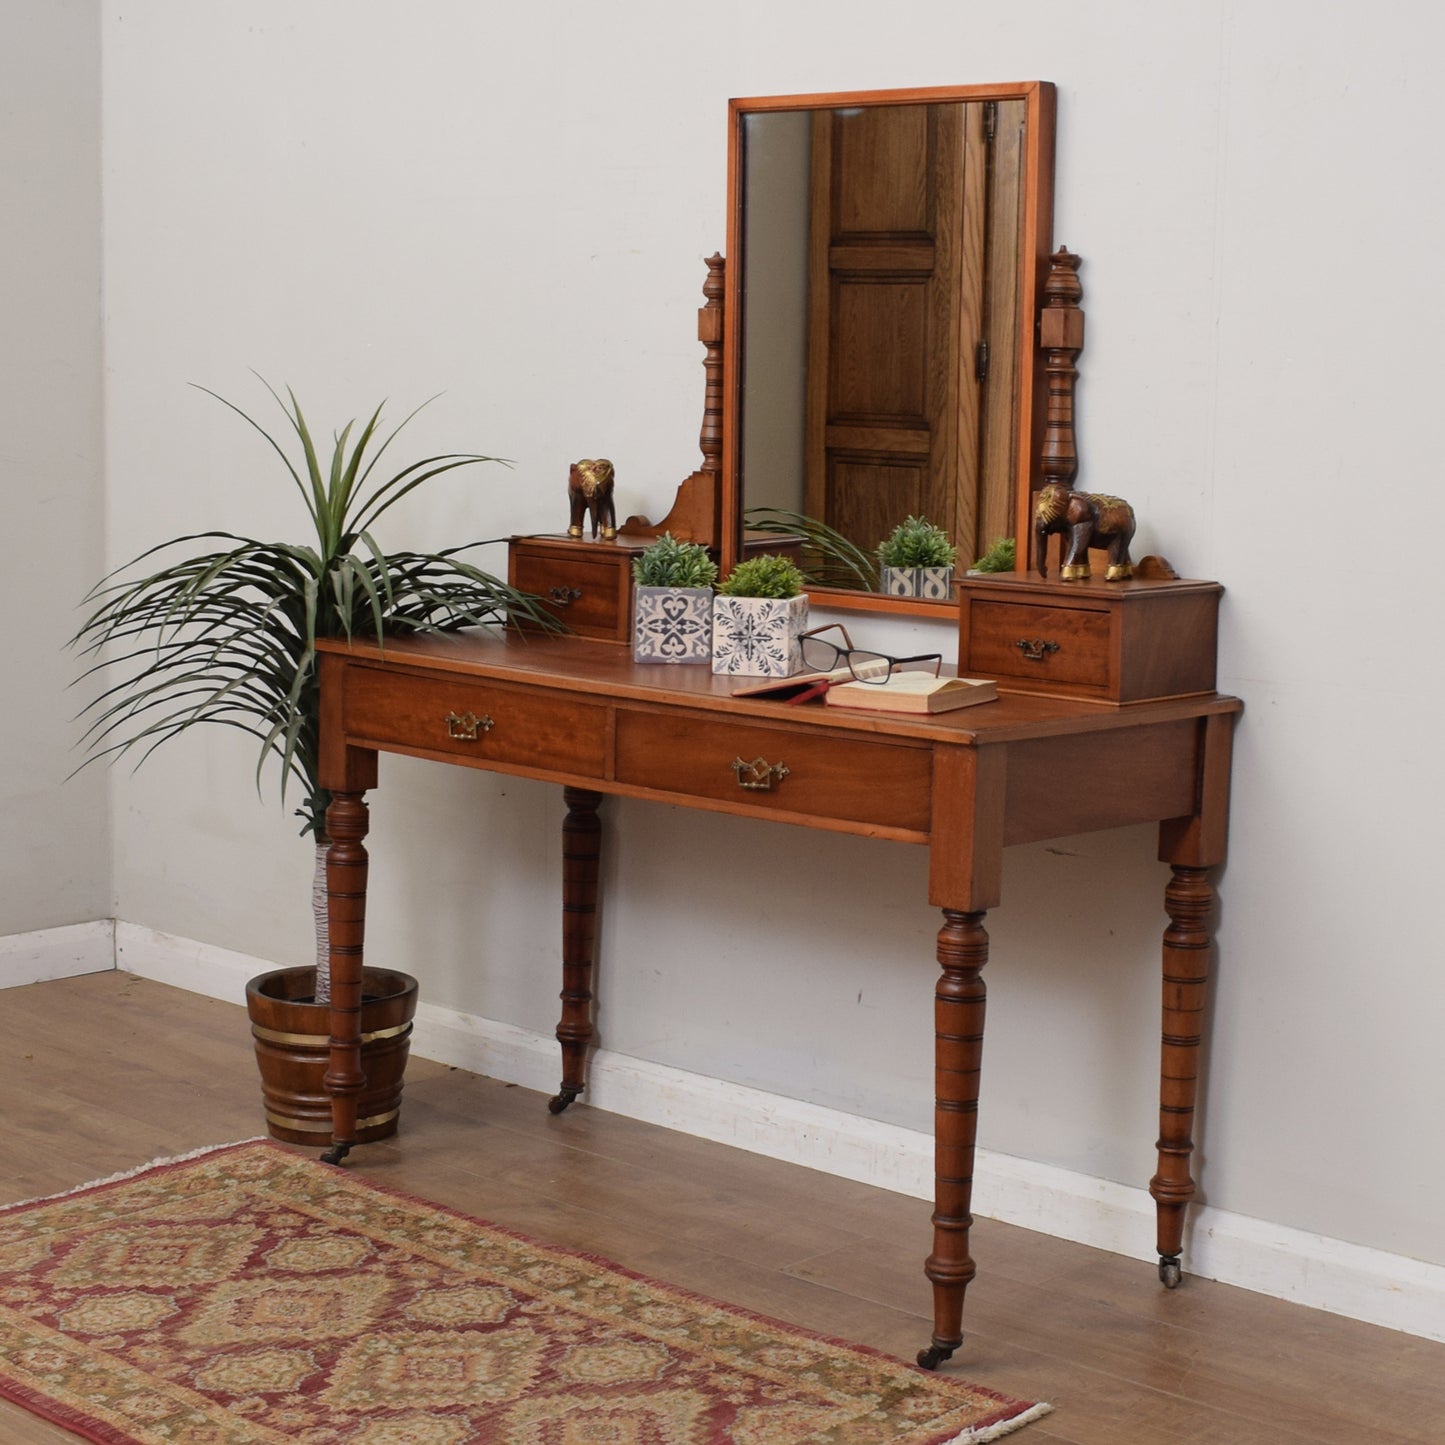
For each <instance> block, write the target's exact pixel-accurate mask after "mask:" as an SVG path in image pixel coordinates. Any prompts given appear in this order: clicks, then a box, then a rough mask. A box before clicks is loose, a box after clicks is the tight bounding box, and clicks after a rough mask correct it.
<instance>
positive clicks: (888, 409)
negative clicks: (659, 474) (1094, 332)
mask: <svg viewBox="0 0 1445 1445" xmlns="http://www.w3.org/2000/svg"><path fill="white" fill-rule="evenodd" d="M1053 155H1054V93H1053V87H1052V86H1051V85H1048V84H1047V83H1045V82H1027V83H1021V84H1012V85H987V86H962V87H956V88H945V89H931V90H905V91H869V92H855V93H842V94H827V95H795V96H772V97H766V98H761V99H751V100H733V101H731V102H730V103H729V154H728V251H727V255H728V263H727V278H726V279H727V289H726V300H725V311H724V315H725V324H726V338H725V344H724V350H723V357H724V408H725V409H724V418H723V459H722V465H723V479H724V505H725V512H724V516H725V518H726V519H727V520H728V523H729V529H728V530H729V536H728V538H727V540H728V542H730V543H731V548H732V556H736V555H737V549H738V548H739V547H740V545H741V530H742V527H743V526H744V514H745V513H752V514H753V516H754V517H756V516H757V515H758V511H757V509H760V508H769V509H777V510H780V511H782V512H785V513H796V514H801V515H804V516H806V517H808V518H810V519H813V520H814V521H816V522H820V523H823V524H825V526H826V527H827V528H829V529H831V530H832V531H833V532H835V533H837V534H839V535H840V536H841V537H843V538H846V539H847V540H848V541H849V542H851V543H852V544H854V546H856V547H857V548H858V549H860V550H861V551H862V552H863V553H865V554H869V555H872V554H873V553H874V552H875V550H876V548H877V546H878V544H879V542H881V541H882V540H883V538H884V537H885V536H887V534H888V533H889V532H890V531H891V530H892V529H893V527H894V526H895V525H896V524H897V523H899V522H901V521H903V519H904V518H905V517H908V516H926V517H927V518H928V519H929V520H930V521H931V522H934V523H936V524H938V525H939V526H941V527H943V529H944V530H945V531H946V532H947V533H948V534H949V536H950V538H951V539H952V540H953V541H954V543H955V544H956V545H957V547H958V555H959V560H958V565H959V567H960V569H962V568H965V567H967V566H968V565H969V564H970V563H971V562H972V561H973V559H974V558H975V557H976V556H978V555H979V554H980V553H981V552H982V551H983V550H985V549H986V548H987V547H988V545H989V544H990V543H992V542H993V541H994V540H995V539H997V538H999V537H1010V536H1012V537H1017V538H1022V539H1025V545H1022V546H1021V547H1020V549H1019V550H1020V553H1021V554H1026V553H1027V546H1026V539H1027V537H1028V527H1027V525H1026V520H1025V519H1026V514H1027V508H1028V498H1029V491H1030V477H1031V473H1032V472H1033V471H1034V470H1035V469H1036V467H1037V452H1038V438H1039V435H1040V430H1041V423H1042V411H1043V388H1042V386H1041V385H1040V378H1041V372H1040V370H1039V364H1038V363H1039V354H1038V348H1037V346H1036V344H1035V336H1036V318H1037V310H1038V304H1039V292H1040V287H1041V285H1042V282H1043V277H1044V273H1045V271H1046V268H1047V262H1048V256H1049V252H1050V250H1051V246H1052V237H1051V232H1052V208H1053ZM730 561H731V558H729V557H725V565H730ZM861 585H862V584H858V586H859V587H861ZM809 590H810V591H816V590H818V589H817V588H816V587H810V589H809ZM830 601H836V602H837V603H838V605H843V606H847V605H864V604H863V602H862V597H861V595H859V596H855V597H854V598H852V599H850V598H849V597H848V596H847V595H846V594H844V595H840V596H839V597H837V598H830ZM867 605H869V606H880V605H884V606H886V605H887V604H886V603H885V602H884V600H883V599H881V598H876V597H875V598H874V599H872V600H871V601H870V602H869V603H868V604H867ZM914 605H917V604H914ZM910 610H911V608H910Z"/></svg>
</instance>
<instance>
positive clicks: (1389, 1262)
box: [0, 923, 1445, 1340]
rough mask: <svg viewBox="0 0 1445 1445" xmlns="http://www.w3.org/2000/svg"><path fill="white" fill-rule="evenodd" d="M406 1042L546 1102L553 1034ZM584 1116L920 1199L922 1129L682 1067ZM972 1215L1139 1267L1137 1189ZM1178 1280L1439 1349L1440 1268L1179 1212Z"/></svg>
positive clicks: (979, 1188) (164, 972) (464, 1032)
mask: <svg viewBox="0 0 1445 1445" xmlns="http://www.w3.org/2000/svg"><path fill="white" fill-rule="evenodd" d="M0 943H3V940H0ZM3 957H4V955H3V953H0V962H3ZM115 957H116V966H117V967H119V968H122V969H126V970H128V971H130V972H132V973H137V974H140V975H142V976H143V977H146V978H151V979H154V980H156V981H158V982H162V983H169V984H174V985H175V986H177V987H179V988H185V989H190V990H191V991H192V992H195V993H203V994H206V995H208V996H210V997H213V998H221V999H226V1000H228V1001H230V1002H233V1003H238V1002H241V1001H242V1000H243V999H244V997H245V983H246V980H247V979H249V978H251V977H253V976H254V975H255V974H258V973H263V972H265V971H266V970H267V969H268V968H271V967H273V966H274V965H271V964H268V963H266V962H264V961H262V960H259V959H255V958H248V957H247V956H245V955H243V954H237V953H231V952H228V951H227V950H225V949H220V948H213V947H211V946H209V945H207V944H200V943H194V942H192V941H190V940H188V939H183V938H176V937H173V936H172V935H169V934H164V933H157V932H155V931H154V930H151V929H145V928H138V927H136V926H134V925H132V924H126V923H117V924H116V928H115ZM412 1048H413V1049H414V1050H415V1052H416V1053H417V1054H418V1055H419V1056H421V1057H423V1058H428V1059H435V1060H437V1061H438V1062H440V1063H446V1064H452V1065H454V1066H456V1067H458V1068H464V1069H468V1070H470V1071H472V1072H474V1073H479V1074H486V1075H489V1076H490V1077H492V1078H495V1079H501V1080H503V1081H505V1082H507V1083H511V1084H518V1085H521V1086H522V1087H524V1088H529V1089H537V1090H541V1091H544V1092H546V1093H554V1092H555V1091H556V1088H557V1085H558V1082H559V1080H560V1078H561V1059H560V1056H559V1053H558V1048H557V1044H556V1042H555V1040H553V1039H551V1038H549V1037H547V1036H545V1035H542V1034H534V1033H531V1032H529V1031H528V1030H526V1029H520V1028H516V1027H514V1026H512V1025H510V1024H504V1023H497V1022H494V1021H493V1020H490V1019H484V1018H479V1017H477V1016H475V1015H472V1014H464V1013H458V1012H456V1011H455V1010H452V1009H445V1008H439V1007H437V1006H436V1005H434V1004H428V1003H425V1002H423V1003H422V1004H420V1005H419V1007H418V1009H417V1016H416V1026H415V1031H414V1033H413V1036H412ZM584 1098H585V1100H586V1102H587V1103H588V1104H589V1105H591V1106H592V1107H593V1108H597V1109H605V1110H607V1111H609V1112H610V1113H615V1114H622V1115H624V1116H626V1117H628V1118H632V1119H639V1120H643V1121H644V1122H647V1123H651V1124H658V1125H661V1126H663V1127H665V1128H668V1129H677V1130H680V1131H681V1132H683V1133H686V1134H691V1135H694V1136H696V1137H699V1138H703V1139H711V1140H715V1141H717V1142H718V1143H723V1144H730V1145H733V1146H734V1147H736V1148H739V1149H746V1150H749V1151H750V1152H752V1153H755V1154H764V1155H767V1156H769V1157H770V1158H774V1159H782V1160H785V1161H787V1162H789V1163H792V1164H800V1165H803V1166H805V1167H807V1168H810V1169H818V1170H820V1171H822V1172H823V1173H826V1174H834V1175H838V1176H840V1177H842V1178H845V1179H853V1180H857V1181H859V1182H861V1183H864V1184H872V1185H876V1186H878V1187H879V1188H882V1189H891V1190H894V1191H896V1192H898V1193H902V1194H909V1195H913V1196H914V1197H916V1198H919V1199H931V1198H932V1196H933V1141H932V1139H931V1138H930V1137H929V1136H928V1135H927V1134H924V1133H920V1132H919V1131H917V1130H913V1129H904V1128H900V1127H898V1126H896V1125H892V1124H883V1123H879V1122H878V1121H876V1120H872V1119H864V1118H860V1117H858V1116H856V1115H852V1114H845V1113H843V1112H841V1111H839V1110H836V1109H828V1108H823V1107H822V1106H820V1105H817V1104H809V1103H805V1102H803V1101H801V1100H798V1099H789V1098H785V1097H783V1096H781V1095H777V1094H768V1093H764V1092H763V1091H762V1090H759V1089H752V1088H748V1087H746V1086H744V1085H741V1084H730V1083H727V1082H726V1081H724V1080H721V1079H711V1078H707V1077H705V1076H703V1075H701V1074H691V1073H688V1072H687V1071H686V1070H683V1069H675V1068H670V1067H668V1066H666V1065H663V1064H655V1063H650V1062H648V1061H647V1060H645V1059H634V1058H629V1057H627V1056H626V1055H623V1054H616V1053H612V1052H610V1051H609V1050H606V1049H599V1050H597V1051H596V1053H595V1054H594V1055H593V1057H592V1059H591V1061H590V1064H589V1068H588V1087H587V1092H586V1094H585V1095H584ZM975 1177H976V1182H975V1185H974V1197H973V1208H974V1212H975V1213H976V1214H980V1215H984V1216H986V1217H988V1218H991V1219H998V1220H1001V1221H1003V1222H1004V1223H1007V1224H1016V1225H1020V1226H1022V1227H1023V1228H1026V1229H1036V1230H1039V1231H1040V1232H1042V1233H1044V1234H1051V1235H1055V1236H1057V1237H1059V1238H1062V1239H1070V1240H1074V1241H1076V1242H1078V1243H1080V1244H1086V1245H1090V1246H1092V1247H1094V1248H1096V1249H1107V1250H1110V1251H1112V1252H1113V1253H1116V1254H1123V1255H1126V1256H1129V1257H1131V1258H1135V1259H1140V1260H1147V1261H1151V1262H1152V1261H1154V1260H1155V1259H1156V1256H1155V1253H1154V1249H1153V1241H1154V1202H1153V1200H1152V1199H1151V1198H1150V1197H1149V1194H1148V1191H1147V1190H1145V1189H1136V1188H1130V1187H1128V1186H1125V1185H1122V1184H1116V1183H1113V1182H1111V1181H1109V1180H1105V1179H1095V1178H1092V1177H1091V1176H1089V1175H1085V1174H1078V1173H1074V1172H1073V1171H1071V1170H1067V1169H1059V1168H1056V1167H1054V1166H1052V1165H1048V1164H1039V1163H1035V1162H1033V1161H1031V1160H1027V1159H1017V1158H1014V1157H1012V1156H1011V1155H1007V1154H999V1153H993V1152H990V1151H986V1150H980V1151H979V1155H978V1160H977V1168H976V1171H975ZM1184 1265H1185V1269H1186V1271H1187V1272H1188V1273H1190V1274H1193V1275H1198V1276H1200V1277H1201V1278H1205V1279H1215V1280H1220V1281H1221V1282H1223V1283H1225V1284H1232V1285H1238V1286H1239V1287H1241V1288H1243V1289H1248V1290H1254V1291H1256V1292H1257V1293H1260V1294H1266V1295H1272V1296H1274V1297H1275V1298H1277V1299H1285V1300H1290V1301H1292V1302H1293V1303H1295V1304H1300V1305H1306V1306H1309V1307H1310V1308H1313V1309H1322V1310H1328V1311H1330V1312H1331V1313H1333V1314H1340V1315H1345V1316H1348V1317H1349V1318H1351V1319H1358V1320H1363V1321H1366V1322H1368V1323H1370V1324H1376V1325H1383V1326H1385V1327H1387V1328H1389V1329H1397V1330H1403V1331H1405V1332H1407V1333H1409V1334H1413V1335H1421V1336H1423V1337H1425V1338H1426V1339H1433V1340H1445V1266H1442V1265H1437V1264H1427V1263H1425V1262H1423V1261H1420V1260H1413V1259H1407V1258H1405V1257H1404V1256H1402V1255H1395V1254H1388V1253H1386V1252H1385V1251H1383V1250H1377V1249H1368V1248H1365V1247H1363V1246H1360V1245H1355V1244H1348V1243H1345V1242H1344V1241H1342V1240H1337V1239H1328V1238H1326V1237H1324V1236H1322V1235H1317V1234H1310V1233H1307V1232H1305V1231H1303V1230H1298V1229H1291V1228H1288V1227H1287V1226H1284V1225H1277V1224H1270V1223H1268V1222H1267V1221H1264V1220H1257V1219H1250V1218H1248V1217H1246V1216H1244V1215H1240V1214H1232V1213H1230V1212H1229V1211H1227V1210H1222V1209H1212V1208H1209V1207H1200V1208H1198V1209H1194V1210H1191V1211H1190V1213H1189V1217H1188V1224H1187V1228H1186V1233H1185V1244H1184Z"/></svg>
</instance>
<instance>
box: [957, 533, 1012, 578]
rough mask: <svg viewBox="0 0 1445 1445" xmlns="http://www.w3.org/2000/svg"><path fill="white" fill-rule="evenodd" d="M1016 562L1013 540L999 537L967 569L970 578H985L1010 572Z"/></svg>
mask: <svg viewBox="0 0 1445 1445" xmlns="http://www.w3.org/2000/svg"><path fill="white" fill-rule="evenodd" d="M1015 561H1016V553H1015V550H1014V539H1013V538H1012V537H999V538H996V539H995V540H994V542H993V543H991V544H990V546H989V549H988V551H987V552H985V553H984V554H983V556H982V557H980V558H979V559H978V561H977V562H975V563H974V564H973V566H972V567H970V568H969V569H968V575H969V576H970V577H979V576H983V577H987V576H989V575H991V574H992V573H994V572H1012V571H1013V570H1014V565H1015Z"/></svg>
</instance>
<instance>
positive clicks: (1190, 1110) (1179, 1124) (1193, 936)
mask: <svg viewBox="0 0 1445 1445" xmlns="http://www.w3.org/2000/svg"><path fill="white" fill-rule="evenodd" d="M1164 906H1165V909H1166V910H1167V911H1168V914H1169V919H1170V922H1169V927H1168V928H1167V929H1166V930H1165V932H1164V951H1163V956H1164V1028H1163V1044H1162V1048H1161V1051H1160V1068H1159V1144H1158V1148H1159V1172H1158V1173H1157V1174H1156V1175H1155V1176H1154V1177H1153V1179H1151V1180H1150V1181H1149V1193H1150V1194H1152V1195H1153V1196H1154V1202H1155V1205H1156V1206H1157V1209H1158V1226H1159V1278H1160V1279H1161V1280H1162V1281H1163V1283H1164V1284H1165V1285H1166V1286H1167V1287H1168V1288H1169V1289H1173V1288H1174V1287H1175V1286H1176V1285H1178V1283H1179V1280H1180V1276H1181V1270H1180V1263H1179V1256H1180V1253H1181V1251H1182V1249H1183V1244H1184V1211H1185V1208H1186V1206H1187V1205H1188V1203H1189V1201H1190V1200H1191V1199H1193V1198H1194V1180H1193V1178H1192V1177H1191V1175H1190V1173H1189V1159H1190V1155H1191V1154H1192V1153H1193V1151H1194V1140H1193V1137H1192V1131H1193V1127H1194V1104H1195V1096H1196V1094H1197V1092H1198V1083H1199V1048H1200V1042H1201V1039H1202V1037H1203V1018H1204V1000H1205V991H1206V989H1207V986H1208V983H1209V956H1210V953H1211V951H1212V949H1213V944H1214V939H1213V935H1212V933H1211V929H1210V924H1211V919H1212V915H1213V912H1214V888H1213V886H1212V884H1211V883H1210V880H1209V869H1207V868H1188V867H1182V866H1179V865H1175V866H1174V868H1173V877H1172V879H1171V880H1170V883H1169V886H1168V887H1167V888H1166V889H1165V892H1164Z"/></svg>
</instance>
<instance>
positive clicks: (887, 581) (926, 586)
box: [880, 567, 953, 602]
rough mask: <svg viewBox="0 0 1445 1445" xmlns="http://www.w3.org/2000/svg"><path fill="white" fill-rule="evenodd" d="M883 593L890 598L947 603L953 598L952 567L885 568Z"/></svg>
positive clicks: (883, 569) (883, 571)
mask: <svg viewBox="0 0 1445 1445" xmlns="http://www.w3.org/2000/svg"><path fill="white" fill-rule="evenodd" d="M880 571H881V573H882V583H883V591H884V592H886V593H887V594H888V596H890V597H926V598H928V599H929V600H930V601H934V602H946V601H948V599H949V598H950V597H952V596H953V568H952V567H883V568H881V569H880Z"/></svg>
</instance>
